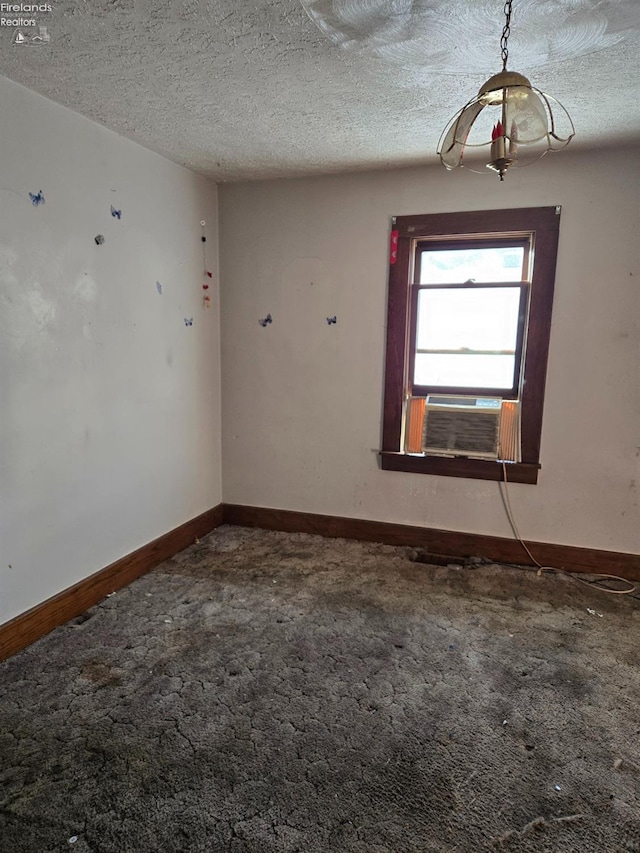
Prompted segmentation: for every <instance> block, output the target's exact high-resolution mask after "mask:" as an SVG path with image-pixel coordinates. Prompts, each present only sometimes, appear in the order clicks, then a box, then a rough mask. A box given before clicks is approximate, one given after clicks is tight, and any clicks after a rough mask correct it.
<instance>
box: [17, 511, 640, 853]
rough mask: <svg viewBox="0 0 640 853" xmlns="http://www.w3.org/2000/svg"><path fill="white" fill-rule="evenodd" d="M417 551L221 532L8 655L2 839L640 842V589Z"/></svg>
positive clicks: (250, 847)
mask: <svg viewBox="0 0 640 853" xmlns="http://www.w3.org/2000/svg"><path fill="white" fill-rule="evenodd" d="M415 557H416V553H415V552H414V551H412V550H411V549H407V548H394V547H389V546H383V545H377V544H369V543H357V542H352V541H346V540H330V539H324V538H321V537H315V536H308V535H304V534H285V533H276V532H265V531H260V530H249V529H244V528H238V527H228V526H224V527H221V528H219V529H218V530H217V531H214V532H213V533H212V534H211V535H210V536H208V537H206V538H205V539H203V540H202V541H201V542H199V543H196V544H194V545H193V546H192V547H191V548H189V549H188V550H186V551H184V552H183V553H181V554H179V555H177V556H176V557H175V558H174V559H172V560H169V561H168V562H166V563H164V564H163V565H162V566H160V567H159V568H158V569H156V570H155V571H154V572H152V573H150V574H149V575H146V576H145V577H143V578H141V579H140V580H138V581H137V582H135V583H134V584H132V585H131V586H130V587H128V588H127V589H123V590H120V591H118V592H117V594H115V595H112V596H110V597H108V598H107V599H105V600H104V601H103V602H102V603H101V604H100V605H98V606H96V607H95V608H93V609H91V610H90V611H88V612H87V613H86V614H84V615H83V616H82V617H80V618H79V619H76V620H74V621H73V622H71V623H68V624H67V625H65V626H63V627H61V628H59V629H57V630H55V631H54V632H52V633H51V634H50V635H49V636H47V637H45V638H42V639H41V640H40V641H38V642H37V643H35V644H34V645H33V646H31V647H30V648H28V649H26V650H24V651H23V652H21V653H20V654H18V655H16V656H14V657H13V658H11V659H10V660H8V661H6V662H5V663H3V664H1V665H0V700H1V705H0V709H1V711H0V760H1V764H0V792H1V793H0V839H1V841H0V850H2V851H3V853H4V851H6V853H9V852H10V853H47V851H67V850H71V851H73V853H89V851H92V853H112V851H113V853H123V851H132V853H134V851H135V853H147V851H149V852H150V851H154V853H156V851H158V853H171V851H198V852H199V851H202V853H218V851H220V853H222V851H232V853H271V851H273V853H280V851H282V853H293V851H301V853H325V851H326V852H327V853H328V851H332V853H333V851H336V853H343V851H350V853H388V851H392V852H393V853H405V851H407V853H408V852H409V851H415V853H417V851H425V853H426V851H429V853H441V851H442V853H444V851H447V853H454V851H458V853H462V851H464V853H467V851H468V853H477V851H517V853H622V851H625V853H626V852H627V851H640V802H639V784H638V783H639V776H640V747H639V744H640V740H639V737H638V735H639V734H640V710H639V709H640V671H639V669H638V648H639V646H640V617H639V613H640V610H639V602H638V601H629V600H626V599H624V598H623V597H616V596H604V595H603V594H600V593H598V592H596V591H591V590H588V589H586V588H583V587H580V586H579V585H578V584H576V583H574V582H572V581H570V580H568V579H566V578H564V577H558V576H551V575H542V576H541V577H538V576H537V575H536V573H535V572H533V571H528V570H524V569H516V568H507V567H501V566H492V565H486V566H478V567H476V568H473V567H471V566H466V567H463V568H456V567H453V566H450V567H447V566H431V565H428V564H425V563H422V562H416V560H415ZM605 570H606V567H603V571H605Z"/></svg>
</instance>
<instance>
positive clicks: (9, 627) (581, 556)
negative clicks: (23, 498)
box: [0, 504, 640, 661]
mask: <svg viewBox="0 0 640 853" xmlns="http://www.w3.org/2000/svg"><path fill="white" fill-rule="evenodd" d="M221 524H237V525H241V526H243V527H262V528H263V529H265V530H282V531H286V532H290V533H315V534H317V535H319V536H329V537H334V538H336V537H342V538H345V539H358V540H361V541H365V542H382V543H384V544H386V545H407V546H413V547H415V548H423V549H424V550H425V551H426V552H428V553H432V554H436V555H442V556H450V557H451V558H452V559H454V560H455V559H456V558H465V557H474V556H475V557H485V558H486V559H488V560H494V561H495V562H497V563H516V564H518V565H525V566H526V565H532V561H531V560H530V558H529V556H528V555H527V553H526V551H525V550H524V548H523V547H522V545H521V544H520V543H519V542H518V541H516V540H513V539H503V538H501V537H499V536H484V535H481V534H478V533H458V532H456V531H453V530H436V529H432V528H428V527H414V526H412V525H409V524H390V523H388V522H382V521H366V520H364V519H358V518H343V517H341V516H335V515H317V514H314V513H310V512H294V511H292V510H282V509H268V508H266V507H256V506H240V505H238V504H219V505H218V506H216V507H214V508H213V509H210V510H207V511H206V512H203V513H202V515H199V516H197V517H196V518H192V519H191V520H190V521H187V522H185V523H184V524H181V525H180V527H176V528H175V529H174V530H171V531H169V533H165V534H164V535H163V536H160V537H159V538H158V539H154V541H153V542H149V544H148V545H143V546H142V548H138V550H137V551H134V552H133V553H131V554H128V555H127V556H126V557H122V559H120V560H117V561H116V562H115V563H112V564H111V565H110V566H107V567H106V568H104V569H102V570H101V571H99V572H96V573H95V574H93V575H90V576H89V577H88V578H85V579H84V580H81V581H79V582H78V583H77V584H75V585H74V586H71V587H69V588H68V589H65V590H63V591H62V592H59V593H58V594H57V595H54V596H53V597H52V598H49V599H47V600H46V601H43V602H42V603H41V604H38V605H36V606H35V607H32V608H31V610H27V611H26V612H25V613H21V614H20V615H19V616H16V617H15V619H12V620H11V621H9V622H5V623H4V625H0V661H2V660H4V659H5V658H8V657H10V656H11V655H13V654H15V653H16V652H19V651H20V649H23V648H25V647H26V646H28V645H30V644H31V643H33V642H35V641H36V640H37V639H39V638H40V637H43V636H44V635H45V634H48V633H49V631H52V630H53V629H54V628H57V627H58V625H63V624H64V623H65V622H68V621H69V619H74V618H75V617H76V616H79V615H80V614H81V613H84V612H85V610H88V608H89V607H93V606H94V605H95V604H97V603H98V602H99V601H102V599H103V598H104V597H105V596H106V595H107V594H108V593H110V592H113V591H114V590H117V589H121V588H122V587H123V586H126V585H127V584H129V583H131V582H132V581H134V580H135V579H136V578H139V577H140V576H141V575H144V574H146V572H148V571H150V570H151V569H153V568H155V567H156V566H158V565H160V563H162V562H164V561H165V560H168V559H169V557H172V556H173V555H174V554H177V553H178V551H182V550H183V549H184V548H186V547H188V546H189V545H191V543H192V542H193V541H194V540H195V539H196V538H198V537H200V536H204V535H205V534H207V533H209V532H210V531H211V530H213V529H214V528H216V527H219V526H220V525H221ZM527 546H528V547H529V549H530V550H531V552H532V554H533V555H534V557H535V558H536V560H537V561H538V562H539V563H542V564H543V565H545V566H554V567H556V568H560V569H565V570H566V571H568V572H584V573H593V574H597V573H602V574H610V575H618V576H619V577H623V578H627V579H628V580H635V581H640V555H637V554H627V553H622V552H619V551H598V550H595V549H592V548H576V547H574V546H572V545H553V544H549V543H545V542H527Z"/></svg>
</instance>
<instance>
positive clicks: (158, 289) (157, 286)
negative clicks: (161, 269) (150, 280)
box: [156, 281, 162, 296]
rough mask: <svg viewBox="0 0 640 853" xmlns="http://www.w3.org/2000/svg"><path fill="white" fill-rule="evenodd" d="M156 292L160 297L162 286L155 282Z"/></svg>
mask: <svg viewBox="0 0 640 853" xmlns="http://www.w3.org/2000/svg"><path fill="white" fill-rule="evenodd" d="M156 290H157V291H158V293H159V294H160V296H162V285H161V284H160V282H159V281H156Z"/></svg>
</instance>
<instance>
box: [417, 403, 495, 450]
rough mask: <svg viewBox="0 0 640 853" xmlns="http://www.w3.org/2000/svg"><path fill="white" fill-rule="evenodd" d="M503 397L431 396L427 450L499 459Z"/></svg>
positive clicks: (425, 428)
mask: <svg viewBox="0 0 640 853" xmlns="http://www.w3.org/2000/svg"><path fill="white" fill-rule="evenodd" d="M501 415H502V400H501V399H500V398H499V397H451V396H441V395H435V394H431V395H430V396H428V397H427V404H426V406H425V415H424V423H423V430H422V448H423V450H424V451H425V452H426V453H438V454H446V455H447V456H469V457H475V458H480V459H497V458H498V446H499V441H500V419H501Z"/></svg>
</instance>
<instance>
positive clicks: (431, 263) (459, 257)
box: [420, 246, 525, 284]
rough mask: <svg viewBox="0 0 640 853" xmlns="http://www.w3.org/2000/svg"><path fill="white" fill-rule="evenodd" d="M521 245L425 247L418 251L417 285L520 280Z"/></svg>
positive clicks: (523, 251) (521, 264)
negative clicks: (418, 272) (426, 248)
mask: <svg viewBox="0 0 640 853" xmlns="http://www.w3.org/2000/svg"><path fill="white" fill-rule="evenodd" d="M524 260H525V250H524V246H503V247H500V248H487V249H483V248H478V249H428V250H425V251H422V252H421V253H420V284H462V283H464V282H466V281H469V280H471V281H478V282H490V281H491V282H494V281H495V282H498V281H522V280H523V279H524V275H523V269H524V267H523V264H524Z"/></svg>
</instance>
